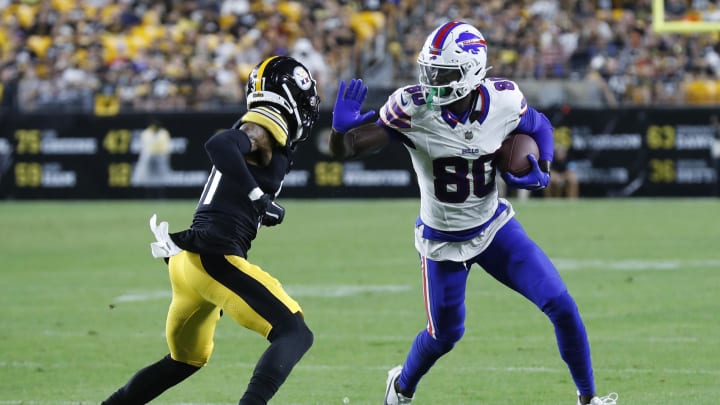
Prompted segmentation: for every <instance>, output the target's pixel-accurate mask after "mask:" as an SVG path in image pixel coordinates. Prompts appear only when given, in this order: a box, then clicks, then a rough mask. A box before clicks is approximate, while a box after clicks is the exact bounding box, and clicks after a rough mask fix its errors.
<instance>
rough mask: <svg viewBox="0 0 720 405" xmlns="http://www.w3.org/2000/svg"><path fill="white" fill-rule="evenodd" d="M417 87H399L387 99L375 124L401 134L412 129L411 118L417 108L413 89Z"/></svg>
mask: <svg viewBox="0 0 720 405" xmlns="http://www.w3.org/2000/svg"><path fill="white" fill-rule="evenodd" d="M415 87H419V86H408V87H401V88H399V89H397V90H395V92H394V93H393V94H391V95H390V97H388V99H387V101H386V102H385V104H384V105H383V106H382V108H381V109H380V114H379V118H378V120H377V124H378V125H380V126H382V127H386V128H390V129H394V130H397V131H400V132H402V131H403V130H407V129H410V128H411V127H412V116H413V113H414V112H415V109H416V108H417V105H416V102H417V99H418V97H417V96H416V95H415V93H413V89H415Z"/></svg>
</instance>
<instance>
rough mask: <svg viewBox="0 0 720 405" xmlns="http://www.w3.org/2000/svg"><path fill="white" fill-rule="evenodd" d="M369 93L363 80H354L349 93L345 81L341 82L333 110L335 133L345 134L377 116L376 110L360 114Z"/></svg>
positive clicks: (348, 87) (351, 82) (349, 86)
mask: <svg viewBox="0 0 720 405" xmlns="http://www.w3.org/2000/svg"><path fill="white" fill-rule="evenodd" d="M367 92H368V87H367V86H365V85H364V84H363V82H362V79H352V80H351V81H350V84H349V85H348V86H347V91H345V81H341V82H340V86H339V87H338V94H337V98H336V99H335V108H333V121H332V127H333V129H334V130H335V131H337V132H340V133H342V134H344V133H345V132H347V131H349V130H351V129H353V128H355V127H356V126H358V125H360V124H362V123H363V121H365V120H367V119H368V118H370V117H372V116H373V115H374V114H375V110H370V111H368V112H366V113H365V114H361V113H360V108H361V107H362V104H363V102H364V101H365V97H367Z"/></svg>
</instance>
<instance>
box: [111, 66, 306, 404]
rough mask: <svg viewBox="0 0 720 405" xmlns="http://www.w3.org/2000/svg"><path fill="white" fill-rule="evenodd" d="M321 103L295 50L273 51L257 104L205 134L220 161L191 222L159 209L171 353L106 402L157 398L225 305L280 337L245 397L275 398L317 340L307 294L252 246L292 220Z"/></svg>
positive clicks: (204, 348)
mask: <svg viewBox="0 0 720 405" xmlns="http://www.w3.org/2000/svg"><path fill="white" fill-rule="evenodd" d="M319 103H320V98H319V97H318V93H317V90H316V88H315V81H314V80H313V78H312V76H311V75H310V73H309V72H308V70H307V69H306V68H305V66H303V65H302V64H301V63H299V62H298V61H297V60H295V59H293V58H290V57H286V56H273V57H271V58H268V59H266V60H264V61H263V62H261V63H260V64H258V65H257V66H256V67H255V69H254V70H253V71H252V73H251V74H250V77H249V80H248V87H247V108H248V111H247V113H246V114H245V115H243V116H242V118H240V120H238V122H237V123H236V124H235V125H233V127H232V128H231V129H227V130H224V131H221V132H219V133H217V134H215V135H213V136H212V137H211V138H210V139H209V140H208V141H207V142H206V144H205V149H206V150H207V153H208V156H209V157H210V161H211V162H212V164H213V168H212V171H211V173H210V177H209V178H208V181H207V184H206V185H205V188H204V190H203V192H202V195H201V197H200V201H199V202H198V205H197V208H196V210H195V215H194V217H193V221H192V225H191V226H190V228H189V229H187V230H184V231H182V232H177V233H170V234H168V224H167V222H162V223H160V224H159V225H156V219H155V215H153V217H152V218H151V220H150V227H151V229H152V231H153V233H154V234H155V238H156V239H157V240H156V242H154V243H152V244H151V249H152V253H153V256H155V257H163V258H165V260H166V261H167V262H168V267H169V272H170V282H171V285H172V302H171V304H170V309H169V311H168V316H167V322H166V338H167V342H168V346H169V348H170V353H169V354H168V355H167V356H165V357H164V358H162V359H161V360H159V361H158V362H156V363H154V364H151V365H149V366H147V367H146V368H144V369H142V370H140V371H138V372H137V373H136V374H135V375H134V376H133V377H132V378H131V379H130V380H129V381H128V382H127V384H125V385H124V386H123V387H121V388H120V389H119V390H117V391H116V392H115V393H113V394H112V395H111V396H110V397H109V398H107V399H106V400H105V401H104V402H103V404H107V405H111V404H112V405H114V404H133V405H135V404H144V403H147V402H149V401H150V400H152V399H153V398H155V397H157V396H158V395H160V394H161V393H162V392H164V391H165V390H167V389H168V388H170V387H172V386H174V385H176V384H177V383H179V382H181V381H183V380H184V379H186V378H187V377H189V376H190V375H192V374H193V373H195V372H196V371H197V370H199V369H200V368H201V367H202V366H204V365H205V364H207V362H208V359H209V358H210V354H211V353H212V350H213V334H214V332H215V326H216V324H217V322H218V320H219V319H220V316H221V314H222V313H225V314H227V315H229V316H230V317H232V318H233V319H234V320H235V321H236V322H237V323H238V324H240V325H242V326H245V327H247V328H248V329H251V330H253V331H255V332H257V333H259V334H261V335H262V336H264V337H265V338H267V340H268V341H269V342H270V346H269V347H268V348H267V350H266V351H265V353H264V354H263V355H262V357H260V359H259V360H258V362H257V365H256V367H255V370H254V372H253V375H252V377H251V379H250V382H249V384H248V387H247V390H246V391H245V393H244V394H243V396H242V398H241V399H240V402H239V403H240V404H241V405H250V404H266V403H267V402H268V401H269V400H270V398H272V396H273V395H274V394H275V393H276V392H277V390H278V389H279V388H280V385H281V384H282V383H283V382H284V381H285V379H286V378H287V376H288V375H289V374H290V371H291V370H292V368H293V366H294V365H295V364H296V363H297V362H298V361H299V360H300V358H301V357H302V356H303V355H304V354H305V352H307V350H308V349H309V348H310V346H311V345H312V342H313V334H312V332H311V331H310V329H309V328H308V327H307V325H306V324H305V321H304V319H303V313H302V309H301V308H300V306H299V305H298V303H297V302H295V300H293V299H292V298H291V297H290V296H289V295H288V294H287V293H286V292H285V290H283V288H282V286H281V285H280V283H279V282H278V280H276V279H275V278H273V277H272V276H271V275H270V274H268V273H266V272H265V271H263V270H262V269H261V268H260V267H258V266H256V265H254V264H252V263H250V262H248V260H247V255H248V251H249V250H250V244H251V242H252V241H253V239H255V236H256V234H257V231H258V229H259V228H260V226H261V225H265V226H273V225H278V224H280V223H281V222H282V220H283V217H284V214H285V210H284V209H283V208H282V206H280V205H279V204H277V203H276V202H275V196H276V195H277V194H278V193H279V192H280V188H281V185H282V182H283V179H284V177H285V175H286V174H287V173H288V172H289V171H290V167H291V163H292V154H293V151H294V150H295V147H296V146H297V144H298V142H300V141H302V140H304V139H306V138H307V137H308V135H309V133H310V130H311V128H312V126H313V125H314V124H315V121H316V120H317V118H318V115H319ZM221 311H222V312H221Z"/></svg>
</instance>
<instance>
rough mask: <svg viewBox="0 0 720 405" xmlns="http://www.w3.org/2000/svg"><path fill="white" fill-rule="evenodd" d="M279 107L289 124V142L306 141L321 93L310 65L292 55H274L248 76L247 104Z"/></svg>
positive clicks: (318, 112) (317, 115) (250, 105)
mask: <svg viewBox="0 0 720 405" xmlns="http://www.w3.org/2000/svg"><path fill="white" fill-rule="evenodd" d="M260 105H271V106H275V107H276V108H278V109H279V110H280V111H281V112H282V113H283V115H284V116H285V119H286V120H287V123H288V126H289V129H290V130H289V133H288V145H290V144H291V143H295V142H300V141H304V140H305V139H307V137H308V135H310V129H311V128H312V126H313V125H315V122H316V121H317V119H318V117H319V115H320V97H319V96H318V93H317V88H316V86H315V80H314V79H313V78H312V75H310V72H309V71H308V70H307V68H306V67H305V66H304V65H303V64H302V63H300V62H298V61H297V60H296V59H294V58H291V57H289V56H271V57H269V58H267V59H265V60H264V61H262V62H260V63H259V64H258V65H257V66H255V68H254V69H253V71H252V72H251V73H250V76H249V77H248V83H247V108H248V109H250V108H252V107H254V106H260Z"/></svg>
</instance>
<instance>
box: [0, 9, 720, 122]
mask: <svg viewBox="0 0 720 405" xmlns="http://www.w3.org/2000/svg"><path fill="white" fill-rule="evenodd" d="M652 3H653V1H652V0H636V1H623V0H516V1H506V0H487V1H482V2H479V1H467V0H465V1H463V0H460V1H447V0H437V1H427V0H426V1H411V0H394V1H393V0H390V1H383V0H365V1H351V0H327V1H319V0H310V1H300V0H298V1H285V0H260V1H257V0H215V1H212V0H193V1H181V0H165V1H151V0H0V18H1V24H0V97H1V100H2V102H1V105H2V107H3V108H6V109H10V110H13V111H18V110H19V111H38V110H43V109H52V110H59V109H64V110H66V109H82V110H86V111H95V112H96V113H98V114H114V113H116V112H118V111H172V110H187V109H194V110H218V109H236V108H238V106H239V105H242V103H243V96H244V80H245V78H246V76H247V74H248V73H249V72H250V70H251V69H252V67H253V65H254V64H255V63H257V61H259V60H262V59H263V58H264V57H266V56H269V55H271V54H288V55H292V56H294V57H296V58H298V59H299V60H301V61H302V62H304V63H305V64H306V65H307V66H308V68H309V69H310V70H311V71H312V72H313V74H314V75H315V76H316V79H317V80H318V85H319V88H320V90H321V93H322V95H323V96H324V97H323V99H324V100H325V103H323V104H324V106H323V107H325V108H329V107H330V106H331V105H330V104H331V101H328V100H332V99H333V98H334V93H335V90H336V87H335V86H336V83H337V81H338V80H339V79H347V78H350V77H363V78H365V79H367V81H368V82H370V85H371V87H372V88H379V89H392V88H395V87H397V85H398V84H404V83H411V82H413V81H415V80H416V79H417V69H416V65H415V58H416V54H417V51H418V50H419V49H420V47H421V46H422V43H423V41H424V39H425V37H426V35H427V34H428V33H429V32H430V31H432V29H433V28H435V27H436V26H438V25H439V24H440V23H442V22H444V21H447V20H448V19H463V20H465V21H468V22H472V23H473V24H475V25H476V26H477V27H478V28H479V29H480V30H481V31H482V32H483V33H484V35H485V37H486V39H487V40H488V44H489V63H488V64H489V65H492V66H493V68H492V71H491V73H490V75H491V76H502V77H510V78H513V79H516V80H519V81H522V82H523V83H525V82H527V83H537V84H540V85H542V83H544V82H552V81H562V82H568V83H571V82H576V83H578V84H579V86H581V87H587V86H588V85H592V86H591V87H593V88H596V89H598V92H597V93H596V97H598V98H600V99H602V100H601V104H602V105H609V106H623V105H647V104H667V105H678V104H686V103H691V104H720V32H719V31H715V32H708V33H697V34H689V35H688V34H684V35H682V34H658V33H656V32H654V31H653V29H652V7H651V4H652ZM664 4H665V14H666V18H667V19H671V20H683V19H685V20H703V21H716V22H720V0H665V1H664Z"/></svg>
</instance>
